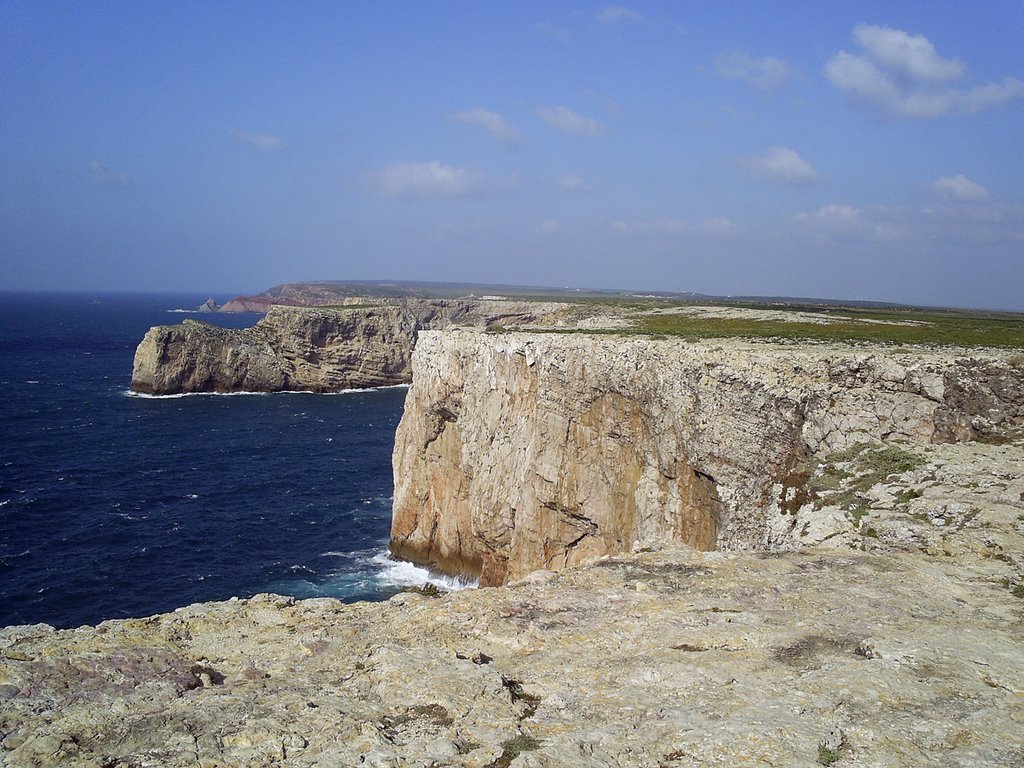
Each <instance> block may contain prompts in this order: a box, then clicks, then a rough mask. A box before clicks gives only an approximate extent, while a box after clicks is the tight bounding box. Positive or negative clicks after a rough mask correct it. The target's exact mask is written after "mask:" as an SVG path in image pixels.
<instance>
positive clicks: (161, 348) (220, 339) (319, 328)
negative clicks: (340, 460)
mask: <svg viewBox="0 0 1024 768" xmlns="http://www.w3.org/2000/svg"><path fill="white" fill-rule="evenodd" d="M413 335H414V328H413V327H412V326H411V325H410V323H409V321H408V319H407V318H406V317H405V316H404V315H403V313H402V312H401V310H400V309H399V308H397V307H373V308H364V309H350V310H322V309H306V308H294V307H274V308H273V309H271V311H270V312H269V313H268V314H267V316H266V317H265V318H264V319H263V320H261V321H260V322H259V323H257V324H256V325H255V326H254V327H252V328H246V329H244V330H229V329H225V328H218V327H216V326H211V325H206V324H205V323H199V322H196V321H192V320H186V321H185V322H184V323H182V324H181V325H176V326H158V327H156V328H151V329H150V330H149V332H148V333H147V334H146V336H145V337H144V338H143V340H142V342H141V343H140V344H139V347H138V349H137V350H136V352H135V363H134V365H133V367H132V389H133V390H134V391H136V392H142V393H146V394H161V395H166V394H178V393H182V392H239V391H251V392H279V391H284V390H307V391H310V392H336V391H339V390H342V389H351V388H354V387H378V386H386V385H390V384H403V383H408V381H409V378H410V373H411V371H410V367H409V358H410V355H411V353H412V343H413Z"/></svg>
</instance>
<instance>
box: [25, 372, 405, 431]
mask: <svg viewBox="0 0 1024 768" xmlns="http://www.w3.org/2000/svg"><path fill="white" fill-rule="evenodd" d="M25 383H26V384H38V383H39V382H38V381H28V382H25ZM408 388H409V385H408V384H389V385H388V386H386V387H356V388H355V389H343V390H341V391H340V392H307V391H306V390H304V389H286V390H283V391H281V392H178V393H176V394H173V395H149V394H146V393H145V392H133V391H132V390H130V389H126V390H124V391H123V392H122V394H123V395H124V396H125V397H137V398H139V399H140V400H174V399H176V398H179V397H267V396H269V395H324V396H328V397H334V396H336V395H351V394H353V393H355V392H377V391H378V390H382V389H408ZM370 426H373V425H372V424H371V425H370Z"/></svg>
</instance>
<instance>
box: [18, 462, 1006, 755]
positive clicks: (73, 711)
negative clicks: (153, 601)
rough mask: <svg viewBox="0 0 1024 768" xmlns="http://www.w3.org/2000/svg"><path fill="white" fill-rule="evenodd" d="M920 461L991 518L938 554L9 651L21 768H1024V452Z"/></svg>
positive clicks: (595, 575)
mask: <svg viewBox="0 0 1024 768" xmlns="http://www.w3.org/2000/svg"><path fill="white" fill-rule="evenodd" d="M927 456H928V466H929V467H930V468H929V470H928V471H929V474H930V475H931V476H932V477H931V479H930V480H929V481H928V483H929V485H928V489H927V490H928V494H927V498H928V500H929V503H930V504H931V506H932V507H933V508H936V509H938V508H943V509H947V510H948V509H954V508H960V507H963V508H973V509H975V510H976V512H975V515H974V517H973V519H972V523H971V524H970V525H947V524H945V523H943V522H940V521H939V520H938V519H931V518H929V519H925V520H919V519H917V518H914V517H913V516H910V515H902V516H900V515H897V516H892V515H890V516H889V517H888V518H887V519H889V520H890V523H891V524H892V525H891V526H890V527H893V528H895V527H896V523H897V521H900V520H902V524H901V529H902V530H905V531H914V530H918V532H919V534H920V535H917V536H904V537H896V536H893V537H891V538H889V539H885V538H882V539H870V538H869V539H865V540H864V545H865V546H866V547H867V551H861V550H860V549H859V548H858V549H851V548H848V547H845V546H843V547H841V548H832V549H828V548H823V547H818V548H807V549H804V550H802V551H800V552H791V553H750V552H746V553H727V552H709V553H700V552H696V551H694V550H691V549H688V548H685V547H674V548H673V547H670V548H666V549H664V550H662V551H656V552H648V553H638V554H635V555H631V556H625V557H620V558H605V559H601V560H596V561H593V562H590V563H586V564H583V565H582V566H580V567H578V568H576V569H571V570H567V571H563V572H560V573H552V572H538V573H535V574H533V575H532V576H530V577H529V578H528V579H526V580H524V581H521V582H519V583H516V584H514V585H512V586H509V587H505V588H501V589H480V590H465V591H462V592H458V593H454V594H450V595H445V596H442V597H439V598H430V597H424V596H420V595H417V594H402V595H399V596H397V597H395V598H393V599H392V600H390V601H389V602H388V603H386V604H382V605H378V604H356V605H343V604H341V603H338V602H336V601H333V600H328V599H319V600H307V601H298V602H296V601H294V600H292V599H290V598H282V597H276V596H270V595H262V596H257V597H254V598H252V599H250V600H240V601H234V602H226V603H214V604H206V605H196V606H191V607H188V608H183V609H181V610H179V611H176V612H175V613H172V614H168V615H164V616H157V617H153V618H148V619H138V620H126V621H110V622H105V623H103V624H101V625H99V626H98V627H95V628H90V627H85V628H81V629H77V630H66V631H56V632H55V631H53V630H51V629H49V628H47V627H44V626H34V627H9V628H7V629H4V630H0V702H2V703H0V740H2V741H0V744H2V754H3V760H4V761H5V762H4V764H5V765H6V766H8V768H23V767H27V766H52V765H61V766H69V767H78V766H101V765H102V766H125V767H127V766H137V767H139V768H144V767H146V768H148V767H149V766H153V767H154V768H155V767H156V766H161V767H162V766H203V767H206V766H219V767H222V768H223V767H226V766H275V765H279V766H310V767H312V766H336V765H337V766H358V765H369V766H424V767H426V766H475V767H476V768H485V767H488V768H494V767H495V766H510V765H511V766H515V767H517V768H526V767H527V766H535V767H540V766H550V767H552V768H554V767H556V766H569V765H572V766H609V767H610V766H641V767H643V768H663V767H664V768H684V767H685V768H696V767H697V766H708V765H728V766H769V765H776V766H783V765H785V766H813V765H818V764H821V763H820V762H819V760H822V759H824V760H831V759H833V758H835V759H837V760H838V763H837V764H838V765H856V766H879V768H880V767H881V766H921V765H929V766H964V767H966V766H1009V765H1019V764H1021V762H1022V761H1024V748H1022V747H1021V742H1020V734H1021V733H1022V732H1024V642H1022V638H1024V600H1022V599H1021V597H1020V595H1021V594H1024V587H1022V586H1021V581H1020V580H1021V566H1022V563H1021V553H1022V552H1024V535H1022V534H1024V502H1022V500H1021V499H1022V498H1024V448H1022V447H1021V446H1019V445H1002V446H993V445H980V444H977V443H972V444H958V445H942V446H934V447H933V448H931V449H930V450H929V452H928V454H927ZM912 482H916V481H912ZM890 490H891V491H895V490H896V488H895V486H893V487H891V488H890ZM922 498H925V497H922ZM958 505H959V506H958ZM872 514H879V515H883V516H884V515H885V514H886V512H885V510H879V511H878V512H877V513H875V512H873V513H872ZM917 527H919V529H918V528H917ZM929 553H932V554H929ZM947 553H948V554H947Z"/></svg>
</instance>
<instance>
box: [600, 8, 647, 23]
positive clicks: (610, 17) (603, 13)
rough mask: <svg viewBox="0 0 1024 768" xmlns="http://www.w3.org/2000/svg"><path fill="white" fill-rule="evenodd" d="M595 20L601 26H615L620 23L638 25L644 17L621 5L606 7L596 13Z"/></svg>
mask: <svg viewBox="0 0 1024 768" xmlns="http://www.w3.org/2000/svg"><path fill="white" fill-rule="evenodd" d="M597 20H598V21H600V22H601V23H602V24H617V23H619V22H622V21H628V22H632V23H634V24H639V23H640V22H642V21H643V20H644V17H643V16H642V15H641V14H639V13H637V12H636V11H634V10H631V9H630V8H626V7H625V6H622V5H606V6H605V7H604V8H602V9H601V10H600V11H598V12H597Z"/></svg>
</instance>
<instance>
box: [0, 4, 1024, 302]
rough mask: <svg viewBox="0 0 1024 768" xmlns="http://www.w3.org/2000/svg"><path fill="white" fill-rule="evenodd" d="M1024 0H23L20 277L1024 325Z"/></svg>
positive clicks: (11, 117) (7, 269) (13, 137)
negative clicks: (564, 293) (350, 283)
mask: <svg viewBox="0 0 1024 768" xmlns="http://www.w3.org/2000/svg"><path fill="white" fill-rule="evenodd" d="M1022 35H1024V3H1021V2H1020V0H1006V1H1004V0H986V1H984V2H980V3H964V2H961V1H959V0H957V1H956V2H948V1H946V0H930V1H929V2H923V1H921V0H914V1H910V0H886V1H885V2H850V3H822V2H813V1H812V0H805V1H803V2H783V1H780V2H772V3H765V2H761V1H758V2H738V1H737V2H668V3H655V2H649V3H640V2H637V3H629V4H625V5H618V4H602V3H599V2H598V3H594V4H585V3H576V2H571V3H564V4H563V3H555V2H527V1H525V0H524V1H523V2H515V3H498V2H461V1H460V0H449V1H447V2H426V1H423V2H390V1H389V0H381V1H380V2H372V3H369V2H368V3H360V2H323V3H320V2H312V1H311V2H303V3H285V2H261V1H260V0H254V1H253V2H230V1H229V0H218V1H217V2H175V3H166V2H146V1H145V0H137V1H136V2H130V3H129V2H104V1H103V0H94V1H92V2H67V1H65V2H46V1H45V0H30V1H29V2H23V1H22V0H0V288H6V289H82V290H100V289H106V290H144V291H163V290H166V291H171V290H174V291H178V290H187V291H198V292H209V293H211V294H214V293H222V294H240V293H255V292H259V291H262V290H264V289H266V288H268V287H270V286H272V285H275V284H278V283H282V282H297V281H303V280H346V279H370V280H373V279H381V280H383V279H406V280H438V281H456V282H486V283H500V284H519V285H544V286H568V287H570V288H577V287H579V288H625V289H635V290H639V291H693V292H699V293H709V294H716V295H762V296H766V295H783V296H811V297H821V298H836V299H857V300H878V301H895V302H902V303H913V304H926V305H942V306H961V307H983V308H993V309H1012V310H1024V55H1022V48H1021V42H1020V41H1021V39H1022Z"/></svg>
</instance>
